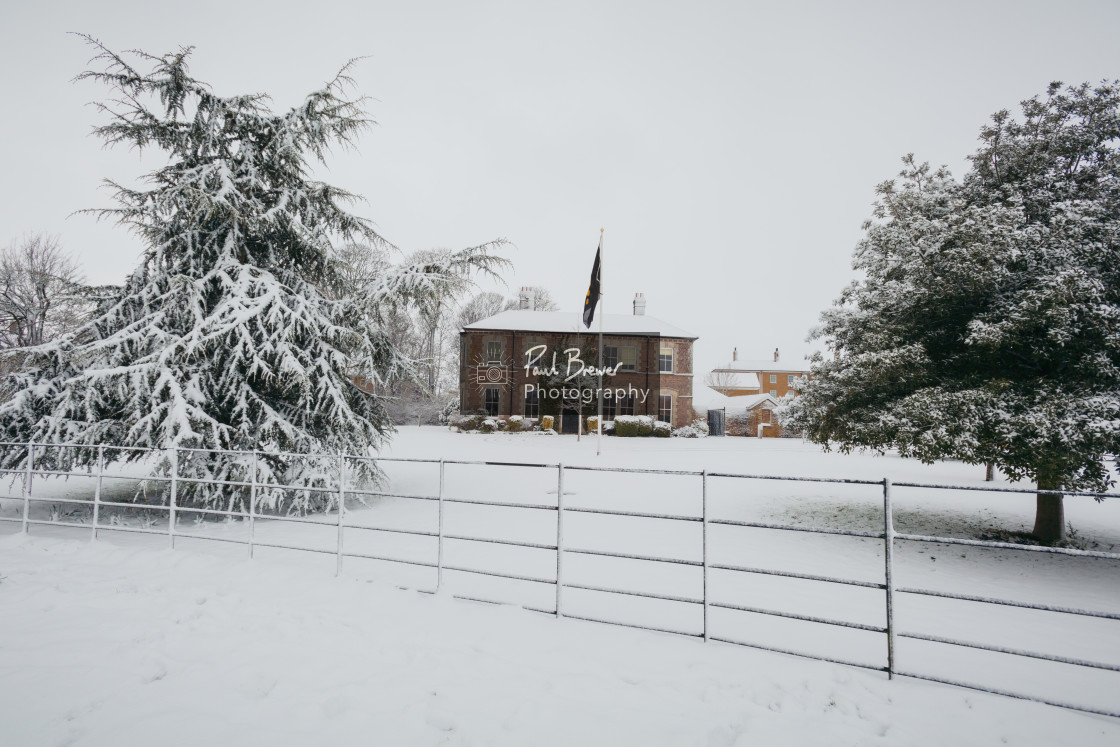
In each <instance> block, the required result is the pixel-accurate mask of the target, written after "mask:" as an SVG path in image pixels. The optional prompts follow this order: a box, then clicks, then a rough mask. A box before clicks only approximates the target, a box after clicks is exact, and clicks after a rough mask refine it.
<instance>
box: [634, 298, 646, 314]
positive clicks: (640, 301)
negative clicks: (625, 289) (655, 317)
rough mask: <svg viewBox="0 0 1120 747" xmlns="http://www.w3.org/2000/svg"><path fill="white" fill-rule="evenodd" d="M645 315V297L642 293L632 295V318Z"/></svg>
mask: <svg viewBox="0 0 1120 747" xmlns="http://www.w3.org/2000/svg"><path fill="white" fill-rule="evenodd" d="M645 315H646V297H645V294H644V293H635V294H634V316H645Z"/></svg>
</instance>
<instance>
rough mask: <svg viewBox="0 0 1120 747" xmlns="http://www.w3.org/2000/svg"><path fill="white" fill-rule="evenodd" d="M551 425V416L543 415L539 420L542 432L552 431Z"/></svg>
mask: <svg viewBox="0 0 1120 747" xmlns="http://www.w3.org/2000/svg"><path fill="white" fill-rule="evenodd" d="M553 423H554V421H553V418H552V416H551V415H545V416H544V417H542V418H541V430H542V431H550V430H552V426H553Z"/></svg>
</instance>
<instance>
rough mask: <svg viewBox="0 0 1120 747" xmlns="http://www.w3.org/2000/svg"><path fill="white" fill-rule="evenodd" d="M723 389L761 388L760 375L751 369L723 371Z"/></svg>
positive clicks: (721, 386)
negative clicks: (759, 383) (750, 370)
mask: <svg viewBox="0 0 1120 747" xmlns="http://www.w3.org/2000/svg"><path fill="white" fill-rule="evenodd" d="M722 373H723V376H721V377H720V379H721V381H720V388H721V389H760V388H761V387H759V385H758V375H757V374H754V373H751V372H749V371H723V372H722Z"/></svg>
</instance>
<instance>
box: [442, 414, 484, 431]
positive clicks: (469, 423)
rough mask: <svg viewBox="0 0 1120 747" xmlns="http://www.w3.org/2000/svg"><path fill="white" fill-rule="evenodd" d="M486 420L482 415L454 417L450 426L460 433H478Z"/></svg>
mask: <svg viewBox="0 0 1120 747" xmlns="http://www.w3.org/2000/svg"><path fill="white" fill-rule="evenodd" d="M483 420H484V418H483V417H482V416H481V415H478V414H477V413H475V414H470V415H452V416H451V420H450V422H449V424H450V425H451V426H453V427H455V428H458V429H459V430H460V431H464V432H470V431H477V430H478V429H479V428H480V427H481V426H482V421H483Z"/></svg>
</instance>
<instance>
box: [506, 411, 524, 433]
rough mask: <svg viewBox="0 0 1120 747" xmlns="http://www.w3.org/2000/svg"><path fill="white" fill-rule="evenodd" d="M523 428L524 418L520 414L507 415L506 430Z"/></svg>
mask: <svg viewBox="0 0 1120 747" xmlns="http://www.w3.org/2000/svg"><path fill="white" fill-rule="evenodd" d="M524 428H525V418H523V417H521V416H520V415H510V416H509V428H508V430H510V431H520V430H524Z"/></svg>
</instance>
